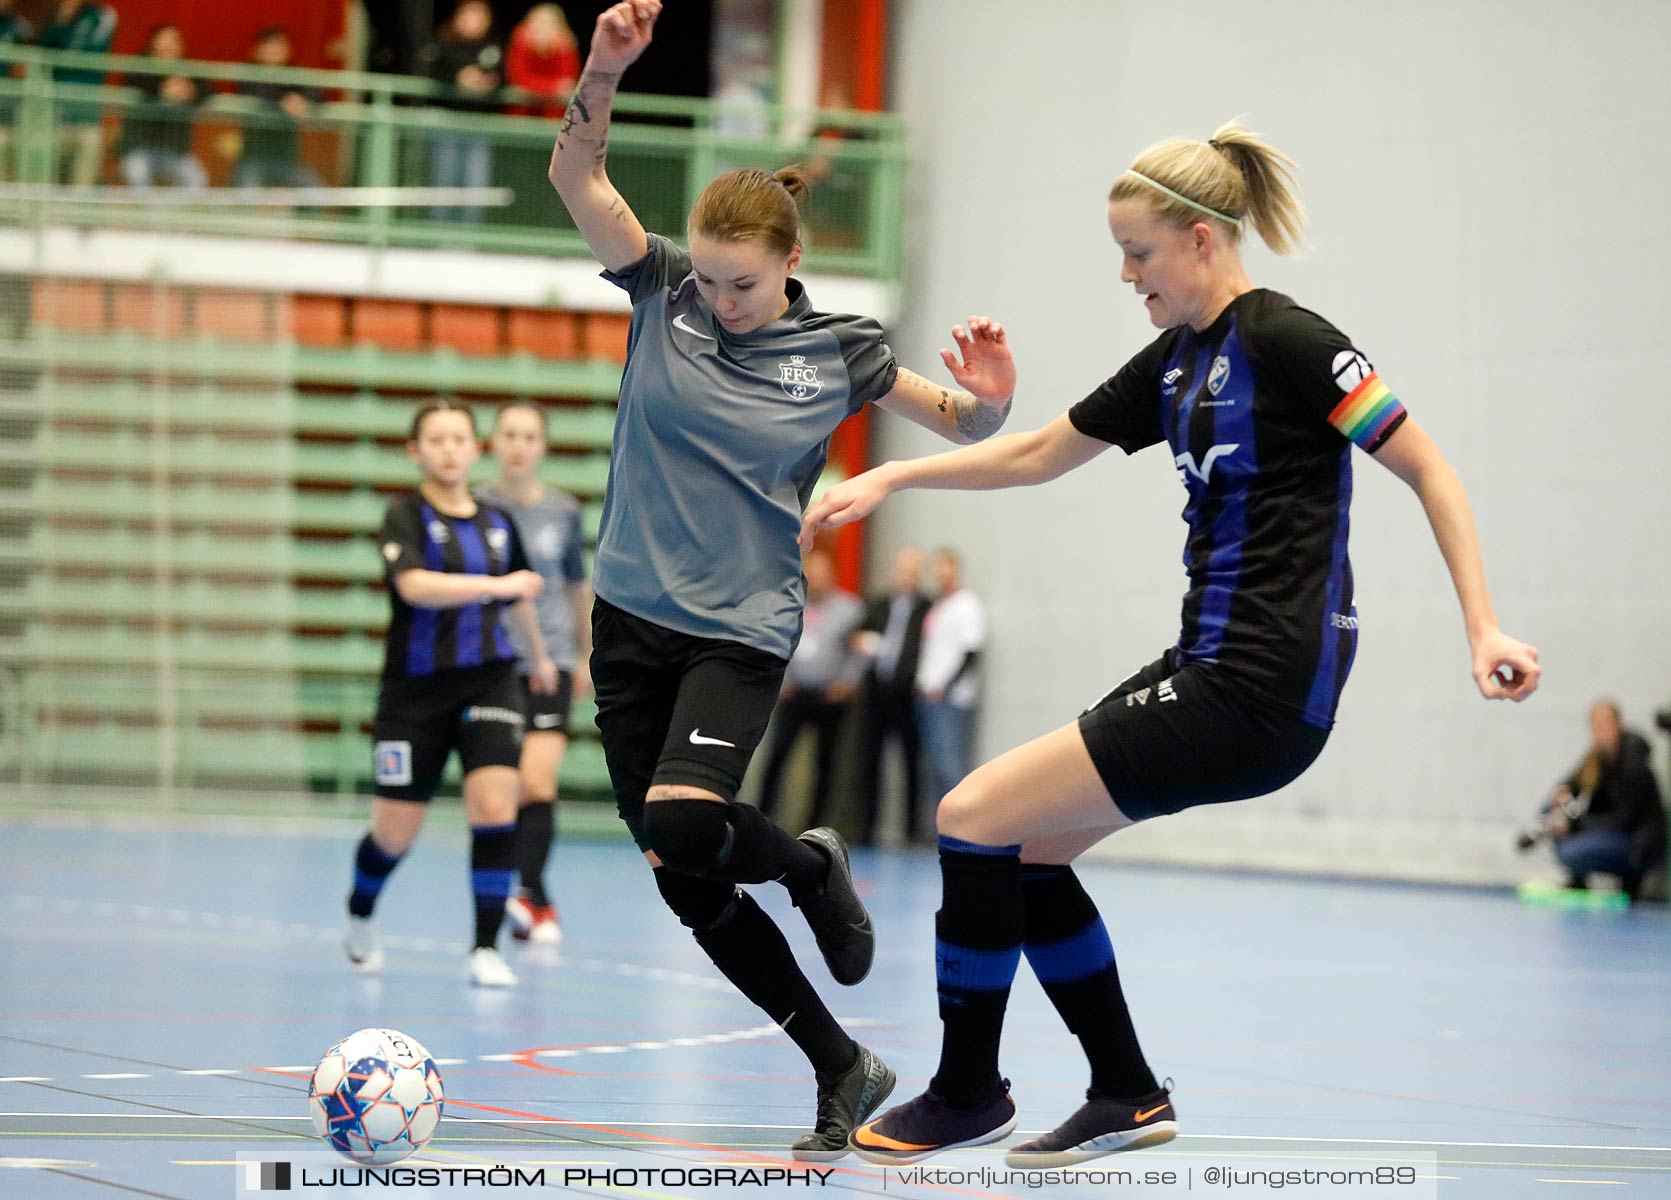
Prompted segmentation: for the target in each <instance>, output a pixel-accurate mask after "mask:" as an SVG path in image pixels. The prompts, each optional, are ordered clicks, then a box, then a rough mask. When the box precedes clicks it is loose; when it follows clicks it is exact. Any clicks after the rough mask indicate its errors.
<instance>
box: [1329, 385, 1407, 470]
mask: <svg viewBox="0 0 1671 1200" xmlns="http://www.w3.org/2000/svg"><path fill="white" fill-rule="evenodd" d="M1407 415H1408V414H1407V413H1406V412H1405V411H1404V405H1402V404H1401V403H1399V400H1398V397H1397V396H1395V395H1393V394H1392V389H1390V388H1389V387H1387V385H1386V384H1384V383H1382V382H1381V377H1380V376H1379V375H1377V374H1376V373H1375V372H1373V371H1371V372H1370V373H1369V374H1368V375H1367V376H1365V377H1364V380H1363V382H1362V383H1360V384H1358V386H1357V387H1355V388H1353V389H1352V390H1351V391H1350V392H1349V393H1347V396H1346V399H1344V400H1342V401H1341V402H1340V403H1339V404H1338V405H1336V406H1335V410H1334V411H1333V412H1332V413H1330V414H1329V424H1330V425H1333V426H1334V427H1335V428H1336V429H1338V430H1340V432H1341V433H1343V434H1345V435H1346V436H1347V437H1348V438H1350V439H1351V440H1352V441H1354V442H1356V443H1357V444H1358V445H1359V446H1360V447H1362V448H1363V449H1364V450H1366V451H1368V452H1369V453H1371V454H1373V453H1374V452H1375V451H1377V450H1379V449H1380V448H1381V443H1382V442H1384V441H1386V440H1387V438H1388V437H1390V436H1391V435H1392V431H1393V430H1395V429H1397V428H1398V427H1399V425H1400V424H1402V423H1403V421H1404V418H1405V416H1407Z"/></svg>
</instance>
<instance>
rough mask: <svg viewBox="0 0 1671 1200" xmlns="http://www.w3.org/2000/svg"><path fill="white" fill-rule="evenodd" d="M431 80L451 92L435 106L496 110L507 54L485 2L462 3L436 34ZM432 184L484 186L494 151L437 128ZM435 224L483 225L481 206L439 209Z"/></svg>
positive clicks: (479, 139) (472, 136) (478, 139)
mask: <svg viewBox="0 0 1671 1200" xmlns="http://www.w3.org/2000/svg"><path fill="white" fill-rule="evenodd" d="M428 59H429V76H430V78H431V79H434V80H435V81H436V82H437V83H442V84H448V85H450V86H451V88H452V92H451V94H450V95H445V96H443V97H442V98H441V99H439V100H437V101H436V103H437V104H438V105H439V106H440V107H442V108H450V109H453V110H455V111H457V112H468V113H483V112H493V111H495V110H496V109H497V108H498V107H499V104H498V100H497V99H496V96H497V94H498V91H499V88H500V86H501V85H502V84H503V83H504V67H505V53H504V51H503V50H502V49H501V48H500V46H499V42H498V39H497V38H495V37H494V36H493V10H492V9H490V8H489V7H488V6H487V3H486V0H460V3H459V5H458V7H457V8H456V9H454V10H453V17H452V20H450V21H448V22H447V23H446V24H445V25H443V26H442V27H441V28H440V29H439V30H437V31H436V35H435V42H434V44H433V45H431V46H430V48H429V52H428ZM429 167H430V171H429V181H430V183H431V184H432V185H433V186H435V187H486V186H487V184H488V180H489V179H490V178H491V176H492V174H493V148H492V147H491V146H489V145H488V141H487V138H486V137H484V136H483V135H481V134H479V133H468V132H463V131H459V130H454V129H443V130H437V131H436V132H435V133H434V134H432V135H431V136H430V142H429ZM429 215H430V217H431V218H432V219H433V220H436V221H447V220H454V221H479V220H481V216H482V210H481V206H480V205H478V204H470V205H449V206H437V207H435V208H432V209H430V210H429Z"/></svg>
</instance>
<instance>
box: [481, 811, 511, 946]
mask: <svg viewBox="0 0 1671 1200" xmlns="http://www.w3.org/2000/svg"><path fill="white" fill-rule="evenodd" d="M515 878H516V826H515V825H472V826H471V827H470V891H471V893H472V894H473V895H474V896H475V898H476V946H477V948H478V949H479V948H480V947H482V946H491V945H493V944H494V943H495V942H497V941H498V940H499V926H500V925H501V924H503V922H504V920H505V901H506V900H509V899H510V897H511V883H512V881H513V880H514V879H515Z"/></svg>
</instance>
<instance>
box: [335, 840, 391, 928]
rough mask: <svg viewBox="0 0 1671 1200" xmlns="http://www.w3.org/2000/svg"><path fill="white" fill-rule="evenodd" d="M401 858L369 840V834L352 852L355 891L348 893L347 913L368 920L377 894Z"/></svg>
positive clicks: (375, 905) (374, 906)
mask: <svg viewBox="0 0 1671 1200" xmlns="http://www.w3.org/2000/svg"><path fill="white" fill-rule="evenodd" d="M402 857H403V856H402V855H399V854H390V853H388V852H387V851H386V850H384V849H383V847H381V846H379V845H378V844H377V843H376V842H375V841H374V840H372V836H371V834H370V833H369V832H368V833H367V834H366V835H365V837H363V838H361V839H360V845H359V848H358V849H357V850H355V851H354V890H353V891H351V892H350V893H349V894H348V911H349V913H350V914H351V915H353V916H356V917H369V916H371V910H372V909H374V908H376V907H377V897H378V894H379V893H381V892H382V890H383V885H384V884H385V883H387V882H388V881H389V876H390V875H392V874H393V873H394V869H395V868H396V867H398V866H399V865H400V860H401V858H402Z"/></svg>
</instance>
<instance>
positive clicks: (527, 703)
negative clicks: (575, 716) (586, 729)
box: [522, 670, 574, 734]
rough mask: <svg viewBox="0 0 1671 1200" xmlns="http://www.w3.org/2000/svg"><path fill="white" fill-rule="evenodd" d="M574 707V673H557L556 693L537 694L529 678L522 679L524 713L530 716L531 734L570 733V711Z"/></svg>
mask: <svg viewBox="0 0 1671 1200" xmlns="http://www.w3.org/2000/svg"><path fill="white" fill-rule="evenodd" d="M573 707H574V672H573V671H568V670H563V671H558V672H557V690H556V691H555V692H536V691H535V690H534V689H533V688H531V687H529V686H528V676H526V675H524V676H523V677H522V711H523V712H524V713H526V714H527V715H528V732H529V733H562V734H566V733H568V731H569V710H570V709H571V708H573Z"/></svg>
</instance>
